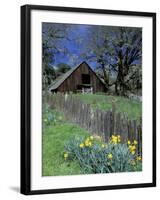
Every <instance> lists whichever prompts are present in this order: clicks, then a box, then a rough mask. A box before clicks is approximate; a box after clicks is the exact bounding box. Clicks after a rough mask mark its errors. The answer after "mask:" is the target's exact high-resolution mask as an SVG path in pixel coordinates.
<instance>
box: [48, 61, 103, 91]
mask: <svg viewBox="0 0 160 200" xmlns="http://www.w3.org/2000/svg"><path fill="white" fill-rule="evenodd" d="M49 91H51V92H75V93H76V92H87V93H88V92H92V93H96V92H106V87H105V84H104V83H103V81H102V80H101V79H100V78H99V77H98V76H97V74H96V73H95V72H94V71H93V70H92V68H91V67H90V66H89V65H88V64H87V63H86V62H82V63H81V64H80V65H78V66H76V67H73V68H72V69H70V70H69V71H67V72H66V73H65V74H63V75H62V76H60V77H58V78H57V79H56V80H55V81H54V82H53V84H52V85H50V86H49Z"/></svg>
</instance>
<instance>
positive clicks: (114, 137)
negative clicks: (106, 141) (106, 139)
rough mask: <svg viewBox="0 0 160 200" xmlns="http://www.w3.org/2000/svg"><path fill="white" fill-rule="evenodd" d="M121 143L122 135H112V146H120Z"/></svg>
mask: <svg viewBox="0 0 160 200" xmlns="http://www.w3.org/2000/svg"><path fill="white" fill-rule="evenodd" d="M120 142H121V136H120V135H116V134H114V135H112V136H111V138H110V143H111V144H115V145H116V144H118V143H120Z"/></svg>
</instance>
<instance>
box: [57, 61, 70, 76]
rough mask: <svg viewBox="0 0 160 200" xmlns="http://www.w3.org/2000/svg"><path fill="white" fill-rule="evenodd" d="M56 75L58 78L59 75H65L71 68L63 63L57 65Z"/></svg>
mask: <svg viewBox="0 0 160 200" xmlns="http://www.w3.org/2000/svg"><path fill="white" fill-rule="evenodd" d="M56 67H57V70H56V74H57V76H60V75H61V74H64V73H66V72H67V71H68V70H70V69H71V66H69V65H68V64H65V63H59V64H58V65H57V66H56Z"/></svg>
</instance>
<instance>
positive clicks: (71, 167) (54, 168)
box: [42, 123, 89, 176]
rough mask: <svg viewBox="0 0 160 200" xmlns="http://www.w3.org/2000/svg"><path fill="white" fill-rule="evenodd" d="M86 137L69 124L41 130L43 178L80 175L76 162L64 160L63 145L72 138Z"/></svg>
mask: <svg viewBox="0 0 160 200" xmlns="http://www.w3.org/2000/svg"><path fill="white" fill-rule="evenodd" d="M76 135H77V136H79V135H82V136H88V135H89V133H88V132H86V131H85V130H84V129H82V128H80V127H79V126H76V125H73V124H70V123H61V124H60V123H59V124H56V125H50V126H47V127H45V129H44V130H43V140H42V141H43V142H42V145H43V147H42V149H43V150H42V151H43V157H42V160H43V168H42V175H43V176H58V175H75V174H81V171H80V166H79V164H78V161H73V162H67V161H65V160H64V157H63V154H64V144H65V142H67V141H68V140H69V139H70V138H73V137H74V136H76Z"/></svg>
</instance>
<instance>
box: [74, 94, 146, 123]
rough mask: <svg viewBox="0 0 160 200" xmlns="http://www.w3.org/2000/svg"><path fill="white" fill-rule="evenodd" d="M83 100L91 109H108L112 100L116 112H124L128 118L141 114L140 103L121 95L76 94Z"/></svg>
mask: <svg viewBox="0 0 160 200" xmlns="http://www.w3.org/2000/svg"><path fill="white" fill-rule="evenodd" d="M76 96H77V97H78V98H80V99H81V100H82V101H83V102H85V103H87V104H90V105H91V106H92V108H93V109H100V110H105V111H107V110H110V109H111V108H112V101H113V100H114V101H116V112H122V113H126V114H127V116H128V117H129V119H137V120H139V118H140V117H141V116H142V103H141V102H139V101H136V100H131V99H128V98H125V97H121V96H110V95H100V94H83V95H82V94H76Z"/></svg>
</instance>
